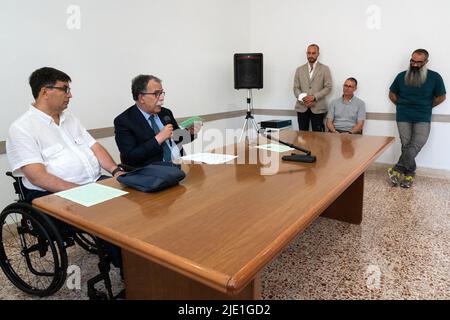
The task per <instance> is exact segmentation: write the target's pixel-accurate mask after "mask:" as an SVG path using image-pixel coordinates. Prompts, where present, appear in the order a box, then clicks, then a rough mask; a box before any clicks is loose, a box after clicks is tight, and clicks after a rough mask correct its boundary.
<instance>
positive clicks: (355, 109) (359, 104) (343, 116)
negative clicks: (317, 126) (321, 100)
mask: <svg viewBox="0 0 450 320" xmlns="http://www.w3.org/2000/svg"><path fill="white" fill-rule="evenodd" d="M327 118H328V119H331V120H333V125H334V127H335V128H336V129H338V130H344V131H350V130H351V129H352V128H353V127H354V126H355V125H356V122H357V121H358V120H365V119H366V104H365V103H364V101H362V100H361V99H359V98H357V97H355V96H353V98H352V99H351V100H350V101H349V102H348V103H347V102H344V98H343V97H340V98H337V99H335V100H333V101H331V103H330V105H329V106H328V115H327Z"/></svg>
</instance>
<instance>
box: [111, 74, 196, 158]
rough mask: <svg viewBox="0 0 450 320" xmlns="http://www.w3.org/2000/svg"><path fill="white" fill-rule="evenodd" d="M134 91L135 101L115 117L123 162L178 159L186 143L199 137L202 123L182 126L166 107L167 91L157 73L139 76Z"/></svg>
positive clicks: (133, 83)
mask: <svg viewBox="0 0 450 320" xmlns="http://www.w3.org/2000/svg"><path fill="white" fill-rule="evenodd" d="M131 92H132V94H133V99H134V101H135V104H134V105H133V106H131V107H129V108H128V109H127V110H125V111H124V112H123V113H121V114H120V115H118V116H117V117H116V118H115V119H114V129H115V138H116V143H117V146H118V148H119V151H120V156H121V160H122V162H123V163H125V164H127V165H130V166H134V167H143V166H146V165H148V164H151V163H154V162H160V161H167V162H168V161H172V160H175V159H178V158H179V157H180V156H181V155H182V154H183V149H182V145H183V144H186V143H189V142H191V141H192V140H194V139H195V135H196V134H197V132H198V131H199V130H200V126H197V125H196V126H194V125H193V126H191V127H189V128H186V130H183V129H180V127H179V126H178V124H177V122H176V120H175V118H174V116H173V114H172V111H170V110H169V109H167V108H164V107H163V106H162V105H163V104H164V96H165V92H164V89H163V87H162V84H161V80H160V79H158V78H157V77H155V76H152V75H139V76H137V77H135V78H134V79H133V81H132V83H131Z"/></svg>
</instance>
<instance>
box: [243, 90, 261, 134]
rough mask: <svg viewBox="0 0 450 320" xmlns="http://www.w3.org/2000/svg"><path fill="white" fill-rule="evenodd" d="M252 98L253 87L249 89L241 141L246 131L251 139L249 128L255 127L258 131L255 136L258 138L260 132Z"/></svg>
mask: <svg viewBox="0 0 450 320" xmlns="http://www.w3.org/2000/svg"><path fill="white" fill-rule="evenodd" d="M252 98H253V96H252V89H247V114H246V116H245V122H244V125H243V126H242V133H241V137H240V138H239V142H241V141H242V137H243V136H244V133H245V135H246V136H247V137H248V138H249V140H251V139H250V138H251V137H250V134H249V129H254V130H255V131H256V135H255V137H256V138H258V133H259V129H258V125H257V124H256V121H255V118H254V117H253V115H252V110H253V104H252Z"/></svg>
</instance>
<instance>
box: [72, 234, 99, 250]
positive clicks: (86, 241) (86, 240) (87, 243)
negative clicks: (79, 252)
mask: <svg viewBox="0 0 450 320" xmlns="http://www.w3.org/2000/svg"><path fill="white" fill-rule="evenodd" d="M73 239H74V240H75V242H76V243H77V244H78V245H79V246H80V247H82V248H83V249H84V250H86V251H87V252H89V253H92V254H98V250H97V246H96V245H95V240H94V239H93V238H92V236H91V235H90V234H89V233H85V232H77V233H75V235H74V236H73Z"/></svg>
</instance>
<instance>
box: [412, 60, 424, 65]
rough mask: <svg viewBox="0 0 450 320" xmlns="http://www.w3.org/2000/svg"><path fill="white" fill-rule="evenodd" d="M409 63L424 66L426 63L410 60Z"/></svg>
mask: <svg viewBox="0 0 450 320" xmlns="http://www.w3.org/2000/svg"><path fill="white" fill-rule="evenodd" d="M409 62H410V63H411V64H424V63H425V61H416V60H413V59H411V60H409Z"/></svg>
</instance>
